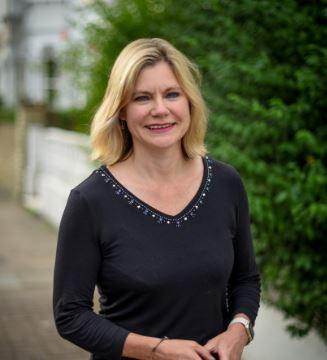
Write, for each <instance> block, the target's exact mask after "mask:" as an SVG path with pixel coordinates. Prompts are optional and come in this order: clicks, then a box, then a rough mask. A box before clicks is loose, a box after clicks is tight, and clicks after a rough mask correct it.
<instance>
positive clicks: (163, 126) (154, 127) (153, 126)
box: [148, 124, 172, 129]
mask: <svg viewBox="0 0 327 360" xmlns="http://www.w3.org/2000/svg"><path fill="white" fill-rule="evenodd" d="M171 125H172V124H167V125H152V126H148V128H149V129H164V128H166V127H169V126H171Z"/></svg>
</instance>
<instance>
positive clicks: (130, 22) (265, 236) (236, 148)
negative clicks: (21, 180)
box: [66, 0, 327, 340]
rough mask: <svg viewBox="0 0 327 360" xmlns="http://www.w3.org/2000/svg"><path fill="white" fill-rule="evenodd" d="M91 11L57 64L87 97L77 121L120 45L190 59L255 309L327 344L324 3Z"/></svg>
mask: <svg viewBox="0 0 327 360" xmlns="http://www.w3.org/2000/svg"><path fill="white" fill-rule="evenodd" d="M91 8H92V10H93V11H94V12H95V13H96V14H97V20H96V21H95V22H94V23H92V24H88V25H87V26H85V27H84V28H83V31H84V34H85V41H84V42H82V43H75V44H72V46H71V49H70V52H69V53H67V55H66V60H67V62H66V63H67V64H69V62H70V63H71V64H72V65H73V66H72V71H73V74H74V75H75V78H76V81H80V85H81V88H82V89H84V90H85V91H87V94H88V104H87V107H86V109H84V110H83V113H84V114H89V115H90V116H91V114H93V112H94V111H95V109H96V107H97V106H98V104H99V102H100V101H101V99H102V96H103V94H104V89H105V86H106V83H107V80H108V75H109V70H110V67H111V65H112V64H113V61H114V59H115V58H116V56H117V54H118V53H119V52H120V50H121V49H122V48H123V46H125V45H126V44H127V43H129V42H130V41H132V40H134V39H136V38H139V37H164V38H166V39H167V40H169V41H171V42H172V43H173V44H174V45H176V46H177V47H178V48H179V49H181V50H182V51H184V52H185V53H186V54H187V55H188V56H189V57H191V58H192V59H193V60H194V61H195V62H196V63H197V64H198V65H199V66H200V68H201V71H202V73H203V93H204V96H205V98H206V100H207V102H208V104H209V108H210V110H211V115H210V126H209V131H208V135H207V143H208V146H209V149H210V152H211V154H212V155H213V156H214V157H216V158H219V159H221V160H223V161H226V162H229V163H231V164H232V165H233V166H235V167H236V168H237V169H238V170H239V172H240V173H241V175H242V177H243V178H244V180H245V183H246V187H247V191H248V194H249V198H250V207H251V214H252V226H253V235H254V239H255V247H256V252H257V258H258V263H259V266H260V269H261V273H262V280H263V286H264V299H265V300H266V301H267V302H269V303H270V304H272V305H274V306H275V307H277V308H278V309H280V310H282V311H283V313H284V314H285V315H286V316H287V317H289V318H290V319H291V320H292V322H291V325H290V326H289V330H290V332H291V333H292V334H295V335H300V336H301V335H305V334H307V333H308V331H309V330H310V329H311V328H315V329H316V330H317V331H318V332H319V333H320V335H321V336H322V338H323V339H325V340H326V339H327V330H326V329H327V326H326V324H327V316H326V314H327V296H326V294H327V282H326V279H327V260H326V253H327V245H326V244H327V242H326V241H325V235H326V233H327V231H326V230H327V229H326V227H327V226H326V224H327V201H326V198H327V197H326V185H327V176H326V165H325V164H326V148H327V145H326V133H327V128H326V125H325V122H324V121H323V115H324V108H325V94H326V93H327V92H326V65H325V64H326V53H327V51H326V47H325V46H324V44H325V39H326V38H327V34H326V27H323V21H324V20H325V19H324V17H325V14H326V9H325V8H324V6H323V2H320V1H293V0H284V1H283V2H281V1H279V0H269V1H266V0H239V1H223V0H220V1H218V0H206V1H186V0H179V1H177V2H176V1H174V2H173V1H169V0H166V1H150V0H148V1H146V0H143V1H140V0H128V1H126V0H121V1H117V2H115V3H114V4H112V5H108V4H106V3H103V2H101V1H97V2H95V4H94V5H93V6H92V7H91ZM81 23H82V22H81ZM83 121H84V122H83V126H84V129H85V130H86V127H85V119H84V120H83Z"/></svg>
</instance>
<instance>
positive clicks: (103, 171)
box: [53, 157, 260, 360]
mask: <svg viewBox="0 0 327 360" xmlns="http://www.w3.org/2000/svg"><path fill="white" fill-rule="evenodd" d="M203 164H204V174H203V179H202V183H201V185H200V188H199V189H198V192H197V193H196V195H195V196H194V197H193V199H192V200H191V202H190V203H189V204H188V205H187V206H186V208H185V209H184V210H182V211H181V212H180V213H179V214H178V215H176V216H168V215H165V214H163V213H162V212H160V211H158V210H156V209H154V208H152V207H151V206H149V205H148V204H146V203H144V202H142V201H141V200H140V199H138V198H137V197H136V196H134V195H133V194H132V193H130V192H129V191H128V190H127V189H126V188H125V187H124V186H122V185H121V184H120V183H119V182H118V181H117V179H115V177H114V176H113V175H112V174H111V173H110V171H109V170H108V169H107V168H106V167H105V166H104V165H102V166H100V167H99V168H98V169H95V170H94V171H93V172H92V173H91V174H90V175H89V176H88V177H87V178H86V179H85V180H84V181H83V182H82V183H80V184H79V185H78V186H76V187H75V188H74V189H72V190H71V192H70V195H69V198H68V201H67V205H66V208H65V210H64V213H63V216H62V219H61V223H60V227H59V235H58V245H57V255H56V264H55V275H54V293H53V306H54V317H55V322H56V326H57V329H58V332H59V334H60V335H61V336H62V337H64V338H66V339H67V340H69V341H71V342H73V343H75V344H76V345H78V346H80V347H82V348H84V349H85V350H87V351H89V352H91V353H93V359H101V360H102V359H106V360H116V359H121V358H122V357H121V354H122V349H123V345H124V341H125V339H126V337H127V335H128V333H129V332H135V333H138V334H141V335H146V336H155V337H162V336H164V335H166V336H168V337H169V338H176V339H189V340H195V341H197V342H198V343H200V344H202V345H204V344H205V343H206V342H207V341H208V340H209V339H210V338H212V337H214V336H216V335H218V334H219V333H221V332H223V331H225V330H226V328H227V325H228V323H229V321H230V320H231V318H232V317H233V316H234V315H235V314H236V313H240V312H242V313H245V314H247V315H248V316H249V318H250V319H251V321H252V323H253V324H254V321H255V318H256V315H257V311H258V308H259V300H260V276H259V272H258V268H257V266H256V262H255V258H254V253H253V245H252V239H251V232H250V219H249V209H248V200H247V195H246V192H245V188H244V185H243V182H242V180H241V178H240V176H239V174H238V172H237V171H236V170H235V169H234V168H233V167H232V166H231V165H228V164H226V163H223V162H221V161H217V160H213V159H211V158H210V157H203ZM95 285H97V286H98V290H99V293H100V295H101V296H100V299H99V300H100V308H101V310H100V313H99V314H96V313H95V312H94V311H93V310H92V306H93V301H92V299H93V294H94V289H95ZM123 359H124V358H123Z"/></svg>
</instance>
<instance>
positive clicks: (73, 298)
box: [53, 190, 129, 360]
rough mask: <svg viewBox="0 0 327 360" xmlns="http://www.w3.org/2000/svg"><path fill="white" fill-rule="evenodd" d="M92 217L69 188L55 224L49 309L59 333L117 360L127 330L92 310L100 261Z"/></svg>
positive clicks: (75, 191)
mask: <svg viewBox="0 0 327 360" xmlns="http://www.w3.org/2000/svg"><path fill="white" fill-rule="evenodd" d="M93 220H94V219H93V218H92V213H91V211H90V209H89V207H88V204H87V202H86V200H85V199H84V197H83V196H82V195H81V194H80V192H79V191H77V190H72V191H71V193H70V195H69V198H68V201H67V204H66V207H65V210H64V213H63V216H62V219H61V223H60V227H59V233H58V245H57V254H56V262H55V270H54V287H53V312H54V319H55V323H56V327H57V330H58V332H59V334H60V335H61V336H62V337H63V338H65V339H67V340H69V341H71V342H72V343H74V344H76V345H78V346H80V347H81V348H83V349H85V350H87V351H89V352H93V353H96V354H99V355H100V356H103V357H105V358H110V359H112V360H115V359H117V360H118V359H120V358H121V353H122V349H123V345H124V342H125V339H126V337H127V335H128V334H129V331H127V330H126V329H124V328H122V327H120V326H117V325H116V324H115V323H113V322H111V321H109V320H108V319H105V318H103V317H101V316H100V315H98V314H96V313H95V312H94V311H93V294H94V289H95V284H96V281H97V276H98V272H99V269H100V264H101V252H100V248H99V244H98V242H97V241H96V233H95V226H94V221H93Z"/></svg>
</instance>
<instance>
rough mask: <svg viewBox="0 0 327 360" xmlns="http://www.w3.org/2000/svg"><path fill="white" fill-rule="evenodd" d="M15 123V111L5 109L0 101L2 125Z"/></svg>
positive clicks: (0, 120)
mask: <svg viewBox="0 0 327 360" xmlns="http://www.w3.org/2000/svg"><path fill="white" fill-rule="evenodd" d="M14 121H15V110H14V109H10V108H7V107H4V106H2V105H1V101H0V123H13V122H14Z"/></svg>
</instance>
